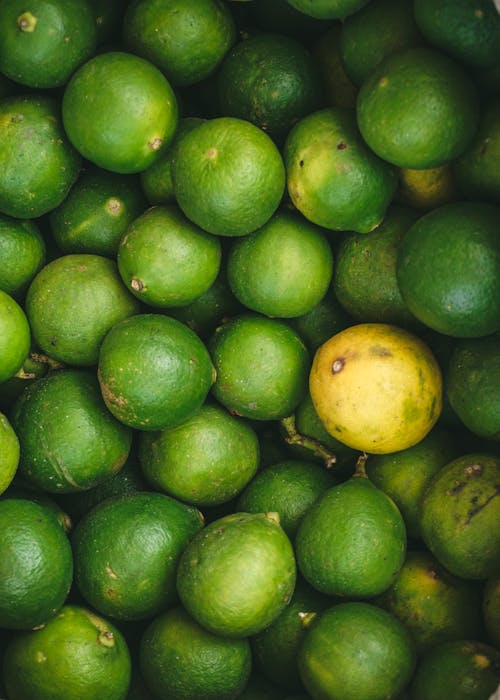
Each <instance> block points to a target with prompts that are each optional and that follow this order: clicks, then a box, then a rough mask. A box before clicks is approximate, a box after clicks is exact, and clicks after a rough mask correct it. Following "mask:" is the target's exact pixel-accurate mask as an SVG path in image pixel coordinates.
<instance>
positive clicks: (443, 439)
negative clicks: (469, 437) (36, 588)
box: [366, 426, 459, 538]
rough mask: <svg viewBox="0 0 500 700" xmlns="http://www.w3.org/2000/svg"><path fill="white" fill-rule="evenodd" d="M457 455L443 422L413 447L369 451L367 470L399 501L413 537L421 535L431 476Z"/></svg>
mask: <svg viewBox="0 0 500 700" xmlns="http://www.w3.org/2000/svg"><path fill="white" fill-rule="evenodd" d="M458 456H459V449H458V447H457V445H456V440H455V438H454V436H453V435H452V434H450V433H449V432H447V431H446V430H444V429H443V428H442V427H440V426H435V427H434V428H433V429H432V430H431V431H430V432H429V433H428V434H427V435H426V436H425V437H424V438H423V439H422V440H420V442H418V443H417V444H416V445H413V447H407V448H406V449H405V450H400V451H398V452H391V453H390V454H385V455H370V457H369V459H368V461H367V462H366V473H367V475H368V477H369V479H370V480H371V481H372V482H373V484H375V486H377V488H379V489H381V490H382V491H384V492H385V493H386V494H387V495H388V496H389V497H390V498H392V500H393V501H394V503H395V504H396V505H397V507H398V508H399V510H400V511H401V515H402V516H403V518H404V521H405V525H406V530H407V532H408V535H409V536H410V537H415V538H420V502H421V500H422V497H423V495H424V493H425V490H426V488H427V486H428V484H429V482H430V480H431V479H432V478H433V476H434V475H435V474H437V472H438V471H439V470H440V469H441V467H444V465H445V464H448V462H451V460H452V459H455V457H458Z"/></svg>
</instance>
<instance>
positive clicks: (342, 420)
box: [309, 323, 442, 454]
mask: <svg viewBox="0 0 500 700" xmlns="http://www.w3.org/2000/svg"><path fill="white" fill-rule="evenodd" d="M309 390H310V392H311V398H312V400H313V403H314V406H315V408H316V411H317V413H318V416H319V418H320V420H321V422H322V423H323V424H324V426H325V428H326V429H327V431H328V432H329V433H330V434H331V435H333V437H336V438H337V439H338V440H340V441H341V442H344V443H345V444H346V445H348V446H349V447H353V448H354V449H357V450H363V451H365V452H368V453H370V452H371V453H374V454H386V453H389V452H396V451H398V450H404V449H406V448H407V447H411V446H412V445H415V444H416V443H417V442H419V441H420V440H422V439H423V438H424V437H425V436H426V435H427V433H428V432H429V430H430V429H431V428H432V427H433V425H434V424H435V423H436V421H437V419H438V417H439V414H440V411H441V403H442V378H441V370H440V369H439V365H438V364H437V361H436V359H435V358H434V355H433V354H432V353H431V351H430V350H429V348H428V346H427V345H426V344H425V343H424V342H423V341H421V340H420V339H419V338H417V336H415V335H413V334H412V333H409V332H408V331H406V330H404V329H402V328H399V327H397V326H392V325H388V324H383V323H361V324H357V325H355V326H350V327H349V328H346V329H345V330H343V331H341V332H340V333H337V334H336V335H334V336H332V338H330V339H329V340H327V341H326V343H324V344H323V345H322V346H321V347H320V348H319V349H318V350H317V351H316V354H315V356H314V359H313V363H312V368H311V373H310V377H309Z"/></svg>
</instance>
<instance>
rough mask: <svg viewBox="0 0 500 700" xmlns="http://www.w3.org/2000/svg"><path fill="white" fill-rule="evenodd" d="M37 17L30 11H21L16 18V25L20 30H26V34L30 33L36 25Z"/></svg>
mask: <svg viewBox="0 0 500 700" xmlns="http://www.w3.org/2000/svg"><path fill="white" fill-rule="evenodd" d="M37 22H38V19H37V18H36V17H35V16H34V15H32V14H31V12H23V13H22V14H21V15H19V17H18V18H17V26H18V27H19V29H20V30H21V31H22V32H28V34H31V32H34V31H35V27H36V25H37Z"/></svg>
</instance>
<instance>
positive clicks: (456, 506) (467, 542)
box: [421, 453, 500, 579]
mask: <svg viewBox="0 0 500 700" xmlns="http://www.w3.org/2000/svg"><path fill="white" fill-rule="evenodd" d="M499 476H500V458H497V457H494V456H491V455H488V454H480V453H472V454H467V455H464V456H462V457H458V458H457V459H455V460H453V461H452V462H449V463H448V464H446V465H445V466H444V467H443V468H442V469H441V470H440V471H439V472H438V473H437V474H436V475H435V477H434V478H433V479H432V481H431V482H430V484H429V485H428V487H427V490H426V492H425V495H424V497H423V500H422V502H421V530H422V537H423V539H424V542H425V544H426V545H427V547H428V549H429V550H430V551H431V552H432V554H434V556H435V557H436V559H437V560H438V561H439V562H440V563H441V564H442V565H443V566H445V567H446V568H447V569H448V571H450V572H451V573H452V574H454V575H455V576H459V577H460V578H465V579H485V578H489V577H491V576H495V575H496V574H498V573H499V572H500V509H499V508H498V495H499V490H498V479H499Z"/></svg>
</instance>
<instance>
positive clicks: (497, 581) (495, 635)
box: [483, 576, 500, 647]
mask: <svg viewBox="0 0 500 700" xmlns="http://www.w3.org/2000/svg"><path fill="white" fill-rule="evenodd" d="M483 618H484V625H485V627H486V631H487V632H488V636H489V638H490V640H491V642H492V644H493V645H494V646H496V647H500V576H496V577H495V578H490V579H488V581H486V583H485V585H484V594H483Z"/></svg>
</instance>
